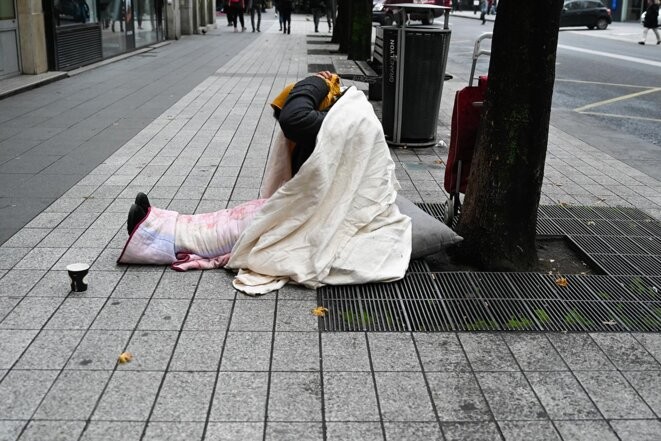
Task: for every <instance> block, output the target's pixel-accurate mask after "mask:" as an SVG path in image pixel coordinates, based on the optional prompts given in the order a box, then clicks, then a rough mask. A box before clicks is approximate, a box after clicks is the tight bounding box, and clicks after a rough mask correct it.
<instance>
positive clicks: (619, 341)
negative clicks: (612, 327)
mask: <svg viewBox="0 0 661 441" xmlns="http://www.w3.org/2000/svg"><path fill="white" fill-rule="evenodd" d="M590 335H591V337H592V339H593V340H594V341H595V342H596V343H597V344H598V345H599V347H601V349H602V350H603V351H604V353H605V354H606V356H607V357H608V358H609V359H610V360H611V361H612V362H613V364H615V367H617V368H618V369H620V370H659V369H661V364H659V363H658V362H657V361H656V360H655V359H654V357H652V356H651V355H650V353H649V352H647V350H645V348H644V347H643V346H642V345H641V344H640V343H639V342H638V341H637V340H636V339H635V338H634V337H633V336H632V335H631V334H623V333H618V334H590Z"/></svg>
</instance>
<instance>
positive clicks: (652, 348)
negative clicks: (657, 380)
mask: <svg viewBox="0 0 661 441" xmlns="http://www.w3.org/2000/svg"><path fill="white" fill-rule="evenodd" d="M632 335H633V336H634V337H635V338H636V340H638V341H639V342H640V344H641V345H643V347H644V348H645V350H647V352H649V353H650V354H652V356H653V357H654V358H655V359H656V361H658V362H661V334H658V333H649V334H638V333H634V334H632Z"/></svg>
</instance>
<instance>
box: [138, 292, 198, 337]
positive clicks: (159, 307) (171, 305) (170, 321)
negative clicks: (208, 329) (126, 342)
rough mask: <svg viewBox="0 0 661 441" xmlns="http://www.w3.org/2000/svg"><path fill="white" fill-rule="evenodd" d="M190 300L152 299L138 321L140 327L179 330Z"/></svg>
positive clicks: (156, 329)
mask: <svg viewBox="0 0 661 441" xmlns="http://www.w3.org/2000/svg"><path fill="white" fill-rule="evenodd" d="M190 302H191V301H190V300H184V299H151V300H150V301H149V305H147V309H145V312H144V314H143V316H142V318H141V319H140V323H138V329H140V330H151V331H177V330H179V329H180V328H181V325H182V323H183V322H184V317H185V316H186V312H187V311H188V306H189V305H190Z"/></svg>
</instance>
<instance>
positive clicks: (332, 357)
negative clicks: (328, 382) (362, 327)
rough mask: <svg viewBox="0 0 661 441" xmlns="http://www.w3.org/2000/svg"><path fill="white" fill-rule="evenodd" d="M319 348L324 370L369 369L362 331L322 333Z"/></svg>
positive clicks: (365, 343) (365, 341)
mask: <svg viewBox="0 0 661 441" xmlns="http://www.w3.org/2000/svg"><path fill="white" fill-rule="evenodd" d="M321 348H322V351H321V352H322V360H323V363H324V372H333V371H368V372H369V371H370V360H369V357H368V352H367V340H366V337H365V333H363V332H347V333H342V332H338V333H322V334H321Z"/></svg>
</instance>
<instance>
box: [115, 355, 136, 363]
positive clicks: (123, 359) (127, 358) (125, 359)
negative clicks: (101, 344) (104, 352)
mask: <svg viewBox="0 0 661 441" xmlns="http://www.w3.org/2000/svg"><path fill="white" fill-rule="evenodd" d="M131 360H133V354H131V353H130V352H122V353H121V354H119V357H117V363H119V364H124V363H128V362H130V361H131Z"/></svg>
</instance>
